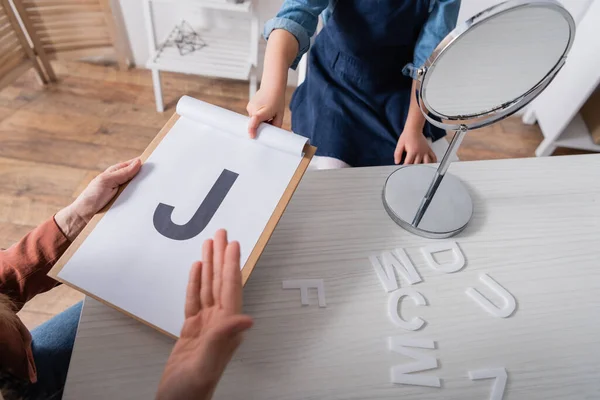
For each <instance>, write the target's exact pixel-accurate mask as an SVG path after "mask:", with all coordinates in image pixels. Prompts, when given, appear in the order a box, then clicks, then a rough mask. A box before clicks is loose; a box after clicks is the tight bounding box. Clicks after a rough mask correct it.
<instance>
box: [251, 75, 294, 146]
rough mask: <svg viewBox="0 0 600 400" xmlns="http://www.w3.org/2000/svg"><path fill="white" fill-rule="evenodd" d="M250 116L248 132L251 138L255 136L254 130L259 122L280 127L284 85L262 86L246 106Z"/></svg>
mask: <svg viewBox="0 0 600 400" xmlns="http://www.w3.org/2000/svg"><path fill="white" fill-rule="evenodd" d="M246 111H248V115H249V116H250V122H249V123H248V133H249V134H250V137H251V138H255V137H256V130H257V129H258V125H260V123H261V122H269V123H270V124H271V125H273V126H276V127H278V128H281V124H283V113H284V111H285V87H284V88H283V89H278V88H275V89H273V88H270V87H262V86H261V88H260V90H259V91H258V92H256V94H255V95H254V97H252V99H250V101H249V102H248V106H246Z"/></svg>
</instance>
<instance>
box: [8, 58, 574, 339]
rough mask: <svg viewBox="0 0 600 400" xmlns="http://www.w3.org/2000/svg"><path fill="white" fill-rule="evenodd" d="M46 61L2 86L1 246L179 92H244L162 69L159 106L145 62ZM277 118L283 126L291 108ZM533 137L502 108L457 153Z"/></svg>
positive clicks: (219, 101) (44, 308)
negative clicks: (48, 74)
mask: <svg viewBox="0 0 600 400" xmlns="http://www.w3.org/2000/svg"><path fill="white" fill-rule="evenodd" d="M54 65H55V68H56V72H57V73H58V75H59V78H60V81H59V82H58V83H57V84H54V85H51V86H49V87H46V88H42V87H41V86H40V85H39V84H38V83H37V81H36V79H35V77H34V75H33V73H31V72H30V73H28V74H26V75H24V76H23V77H22V78H21V79H19V80H18V81H17V82H15V83H14V84H13V85H12V86H9V87H7V88H5V89H4V90H2V91H0V248H6V247H8V246H10V245H11V244H12V243H14V242H15V241H17V240H18V239H19V238H20V237H21V236H22V235H24V234H25V233H26V232H28V231H29V230H30V229H31V228H33V227H34V226H36V225H37V224H39V223H40V222H42V221H43V220H45V219H46V218H48V217H50V216H52V215H53V214H54V213H55V212H56V211H57V210H59V209H60V208H61V207H64V206H65V205H67V204H68V203H70V202H71V201H72V200H73V199H74V198H75V197H76V196H77V194H78V193H79V192H80V191H81V190H82V189H83V188H84V187H85V186H86V185H87V183H88V182H89V181H90V180H91V179H92V178H93V177H94V176H95V175H96V174H97V173H99V172H100V171H102V170H103V169H105V168H106V167H107V166H109V165H111V164H114V163H116V162H119V161H122V160H127V159H130V158H132V157H135V156H137V155H139V154H140V153H141V152H142V150H143V149H144V148H145V147H146V146H147V145H148V143H150V141H151V140H152V138H153V137H154V136H155V135H156V133H157V132H158V131H159V129H160V128H161V127H162V125H163V124H164V123H165V122H166V121H167V119H168V118H169V116H170V115H171V114H172V113H173V111H174V106H175V103H176V101H177V100H178V99H179V97H180V96H181V95H183V94H189V95H191V96H194V97H197V98H199V99H202V100H205V101H207V102H210V103H213V104H216V105H219V106H222V107H225V108H229V109H231V110H234V111H237V112H239V113H244V112H245V107H246V103H247V101H248V84H247V83H245V82H236V81H228V80H220V79H208V78H199V77H189V76H184V75H179V74H164V75H163V92H164V99H165V104H166V105H167V111H166V112H164V113H162V114H161V113H157V112H156V111H155V106H154V95H153V90H152V80H151V76H150V73H149V71H146V70H138V69H134V70H131V71H119V70H117V69H116V68H115V67H112V66H99V65H92V64H85V63H59V64H54ZM291 93H292V89H290V90H289V91H288V101H289V97H290V96H291ZM284 127H285V128H286V129H289V128H290V119H289V113H287V115H286V119H285V123H284ZM541 140H542V135H541V133H540V131H539V129H538V127H537V126H526V125H523V124H522V123H521V121H520V119H519V118H509V119H507V120H505V121H503V122H500V123H498V124H496V125H494V126H492V127H488V128H483V129H480V130H478V131H473V132H470V133H469V134H468V135H467V137H466V138H465V140H464V142H463V145H462V146H461V148H460V150H459V157H460V158H461V159H462V160H478V159H492V158H514V157H530V156H533V155H534V150H535V148H536V147H537V145H538V144H539V143H540V142H541ZM560 153H561V154H572V153H573V152H571V151H561V152H560ZM81 298H82V296H81V295H80V294H78V293H77V292H75V291H73V290H71V289H69V288H67V287H64V286H63V287H59V288H56V289H54V290H52V291H51V292H49V293H47V294H44V295H41V296H38V297H36V298H35V299H34V300H33V301H32V302H30V303H29V304H28V305H27V306H26V308H25V309H24V310H23V311H22V312H21V313H20V316H21V318H22V319H23V321H24V322H25V324H26V325H27V326H28V327H29V328H32V327H34V326H36V325H38V324H39V323H41V322H43V321H45V320H46V319H48V318H49V317H51V316H52V315H55V314H56V313H58V312H60V311H62V310H64V309H65V308H67V307H68V306H70V305H72V304H74V303H75V302H77V301H79V300H80V299H81Z"/></svg>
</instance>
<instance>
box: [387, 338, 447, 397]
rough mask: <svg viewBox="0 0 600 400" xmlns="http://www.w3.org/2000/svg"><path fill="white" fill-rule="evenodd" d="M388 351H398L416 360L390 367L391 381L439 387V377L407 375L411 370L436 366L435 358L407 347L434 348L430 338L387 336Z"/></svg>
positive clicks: (418, 370) (424, 369) (419, 370)
mask: <svg viewBox="0 0 600 400" xmlns="http://www.w3.org/2000/svg"><path fill="white" fill-rule="evenodd" d="M388 344H389V347H390V351H394V352H396V353H400V354H402V355H405V356H407V357H410V358H413V359H415V360H417V361H415V362H412V363H409V364H403V365H396V366H393V367H392V368H390V378H391V380H392V383H400V384H403V385H417V386H429V387H441V386H442V384H441V381H440V378H438V377H437V376H431V375H408V374H410V373H412V372H421V371H427V370H429V369H434V368H437V367H438V362H437V358H435V357H432V356H426V355H423V354H422V353H419V352H418V351H414V350H411V349H408V348H407V347H418V348H420V349H435V342H434V341H433V340H430V339H410V338H406V337H403V336H391V337H389V338H388Z"/></svg>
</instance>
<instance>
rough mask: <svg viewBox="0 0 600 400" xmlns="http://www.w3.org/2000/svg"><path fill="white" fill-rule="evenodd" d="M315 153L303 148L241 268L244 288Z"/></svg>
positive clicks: (312, 149)
mask: <svg viewBox="0 0 600 400" xmlns="http://www.w3.org/2000/svg"><path fill="white" fill-rule="evenodd" d="M316 151H317V148H316V147H314V146H311V145H309V144H307V145H306V146H305V147H304V156H303V157H302V161H300V165H298V168H297V169H296V172H295V173H294V176H292V179H291V180H290V183H289V184H288V186H287V188H286V189H285V191H284V192H283V196H281V198H280V199H279V203H277V206H276V207H275V211H273V214H271V218H269V221H268V222H267V225H266V226H265V229H264V230H263V232H262V234H261V235H260V237H259V238H258V241H257V242H256V245H255V246H254V249H252V252H251V253H250V256H248V260H246V263H245V264H244V267H243V268H242V284H243V285H244V286H246V282H248V279H249V278H250V274H252V271H254V267H255V266H256V263H257V262H258V260H259V258H260V256H261V254H262V253H263V251H264V250H265V247H266V246H267V243H269V239H271V235H273V231H274V230H275V227H276V226H277V223H278V222H279V220H280V219H281V216H282V215H283V212H284V211H285V209H286V208H287V206H288V204H289V203H290V200H291V199H292V196H293V195H294V192H295V191H296V188H298V185H299V184H300V181H301V180H302V177H303V176H304V173H305V172H306V169H307V168H308V165H309V164H310V161H311V160H312V158H313V156H314V155H315V152H316Z"/></svg>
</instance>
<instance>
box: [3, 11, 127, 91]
mask: <svg viewBox="0 0 600 400" xmlns="http://www.w3.org/2000/svg"><path fill="white" fill-rule="evenodd" d="M112 6H114V7H112ZM122 22H123V21H122V16H121V14H120V8H119V7H118V3H117V0H0V88H1V87H2V86H3V85H6V84H8V83H10V81H11V80H13V79H15V78H16V77H18V76H19V75H20V74H21V73H23V72H24V71H25V70H27V69H28V68H31V67H33V68H35V70H36V72H37V73H38V75H39V76H40V80H41V81H42V82H44V83H46V82H48V81H54V80H55V79H56V78H55V75H54V72H53V71H52V67H51V66H50V63H49V61H48V59H49V58H82V57H90V56H107V55H109V56H114V57H115V59H116V60H117V61H118V63H119V66H120V67H121V68H127V67H128V66H129V64H130V60H131V55H130V54H131V51H130V49H129V44H128V40H127V36H126V33H125V29H124V26H123V23H122Z"/></svg>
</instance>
